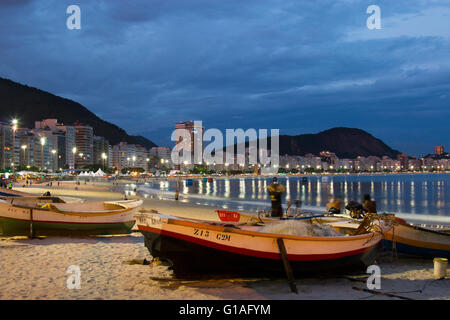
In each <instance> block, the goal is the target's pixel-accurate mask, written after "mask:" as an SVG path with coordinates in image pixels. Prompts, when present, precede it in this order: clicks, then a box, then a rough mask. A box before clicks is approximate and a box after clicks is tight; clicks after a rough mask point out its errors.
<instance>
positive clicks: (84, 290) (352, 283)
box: [0, 182, 450, 300]
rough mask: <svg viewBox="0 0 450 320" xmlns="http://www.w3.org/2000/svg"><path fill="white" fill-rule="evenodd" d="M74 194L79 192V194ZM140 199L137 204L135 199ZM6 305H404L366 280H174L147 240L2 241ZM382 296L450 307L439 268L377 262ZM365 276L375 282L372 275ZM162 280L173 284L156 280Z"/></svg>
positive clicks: (37, 188) (91, 186)
mask: <svg viewBox="0 0 450 320" xmlns="http://www.w3.org/2000/svg"><path fill="white" fill-rule="evenodd" d="M75 187H77V188H78V190H75ZM119 189H120V188H118V187H113V186H112V184H111V183H92V182H90V183H88V184H86V185H84V184H83V183H82V184H81V185H79V186H76V185H75V184H74V183H73V182H67V183H61V184H60V186H59V187H58V186H57V185H56V183H53V187H47V186H45V185H42V186H41V185H33V186H32V187H27V188H19V187H17V188H14V190H17V191H21V192H29V193H32V194H42V193H44V192H46V191H50V192H51V193H52V195H60V196H71V197H79V198H83V199H85V200H86V201H95V200H114V199H123V196H124V195H123V193H121V192H120V191H119ZM134 197H139V195H136V196H131V198H134ZM143 200H144V205H143V207H144V208H145V209H153V210H157V211H158V212H161V213H167V214H173V215H179V216H190V217H196V218H202V217H203V218H205V217H207V218H208V219H210V218H211V217H213V216H214V215H215V214H214V208H212V207H206V206H199V205H195V204H188V203H183V202H175V201H173V200H158V199H144V198H143ZM0 256H1V259H0V268H1V270H2V272H1V273H0V299H254V300H261V299H287V300H292V299H344V300H348V299H354V300H360V299H361V300H373V299H398V298H394V297H388V296H383V295H374V294H370V293H367V292H362V291H358V290H354V289H353V288H352V287H359V288H366V281H365V277H364V273H361V275H360V277H356V275H353V278H351V279H353V280H351V279H349V278H344V277H323V278H321V277H315V278H302V279H296V284H297V287H298V290H299V293H298V294H295V293H291V292H290V290H289V286H288V284H287V281H286V279H283V278H280V279H261V278H257V279H256V278H255V279H250V278H240V277H235V278H231V279H199V280H192V281H179V280H170V271H169V270H167V267H165V266H164V265H159V266H149V265H146V264H143V263H142V261H143V260H144V259H146V260H147V261H150V260H151V259H152V257H151V256H150V254H149V252H148V250H147V248H146V247H145V246H144V241H143V237H142V235H140V233H137V232H134V233H132V234H130V235H124V236H105V237H70V238H69V237H68V238H63V237H47V238H44V239H28V238H26V237H13V238H8V237H3V238H0ZM72 265H75V266H79V268H80V277H81V287H80V289H68V288H67V284H66V282H67V279H68V277H69V276H70V274H68V273H66V272H67V269H68V267H69V266H72ZM378 265H379V267H380V269H381V290H379V291H381V292H385V293H386V292H389V293H394V294H397V295H399V296H403V297H408V298H413V299H446V300H448V299H450V282H449V277H448V271H447V278H446V279H443V280H434V278H433V261H432V259H430V260H420V259H394V258H392V257H391V256H390V255H389V254H387V255H385V256H383V257H381V258H380V259H379V261H378ZM365 276H368V274H366V275H365ZM152 277H160V278H164V279H166V280H152V279H151V278H152Z"/></svg>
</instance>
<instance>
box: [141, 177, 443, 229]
mask: <svg viewBox="0 0 450 320" xmlns="http://www.w3.org/2000/svg"><path fill="white" fill-rule="evenodd" d="M306 178H307V181H303V180H302V177H301V176H290V177H286V176H285V177H279V178H278V181H279V183H282V184H284V185H285V186H286V195H285V197H284V201H283V205H284V206H286V200H289V199H292V200H295V199H300V200H301V201H302V207H303V208H304V209H305V210H309V211H318V212H323V211H324V210H325V205H326V203H327V201H328V196H329V195H334V196H337V197H340V198H342V199H343V200H344V202H345V203H347V202H348V201H350V200H355V201H358V202H362V198H363V195H364V194H365V193H368V194H370V195H371V197H372V198H374V199H375V201H376V202H377V209H378V212H389V213H396V214H397V216H399V217H403V218H406V219H408V220H410V221H411V222H418V223H442V224H447V225H450V189H449V186H450V174H445V173H442V174H390V175H388V174H386V175H381V174H376V175H336V176H307V177H306ZM271 182H272V178H270V177H245V178H217V179H216V178H214V179H213V181H212V182H205V181H203V180H202V179H193V183H192V185H189V183H186V179H184V178H183V179H180V180H179V181H174V180H160V181H155V182H148V183H146V184H145V185H140V186H138V191H139V192H140V193H141V194H144V195H145V196H146V197H158V198H160V199H167V200H172V201H173V199H174V193H175V190H176V188H177V185H178V186H179V187H178V188H179V190H180V201H184V202H192V203H196V204H202V205H208V206H212V207H215V208H224V209H229V210H249V211H258V210H259V209H265V210H267V209H269V207H270V200H269V197H268V194H267V191H266V187H267V186H268V185H269V184H270V183H271ZM133 188H134V187H133Z"/></svg>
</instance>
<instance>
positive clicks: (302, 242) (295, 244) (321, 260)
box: [137, 216, 381, 276]
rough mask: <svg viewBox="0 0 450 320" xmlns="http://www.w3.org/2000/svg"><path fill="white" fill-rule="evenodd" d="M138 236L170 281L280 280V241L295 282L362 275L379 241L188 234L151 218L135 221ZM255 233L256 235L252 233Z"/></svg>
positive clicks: (184, 228) (206, 232)
mask: <svg viewBox="0 0 450 320" xmlns="http://www.w3.org/2000/svg"><path fill="white" fill-rule="evenodd" d="M137 226H138V229H139V231H140V232H141V233H142V234H143V235H144V238H145V245H146V247H147V248H148V249H149V251H150V254H151V255H152V256H153V257H155V258H156V257H157V258H160V259H162V260H169V261H170V262H171V264H172V268H173V270H174V273H175V274H176V275H188V274H192V273H203V274H204V273H208V274H212V273H221V274H223V273H239V274H248V275H255V274H261V275H263V274H264V275H267V274H271V275H274V274H277V275H278V274H279V275H282V274H284V272H285V271H284V267H283V262H282V259H281V255H280V253H279V251H278V247H277V244H276V243H277V238H278V237H282V238H283V240H284V243H285V246H286V249H287V253H288V259H289V260H290V264H291V267H292V269H293V272H294V274H295V275H296V276H302V275H307V274H316V273H321V274H323V273H333V274H336V273H341V272H342V273H344V272H345V273H347V272H349V271H353V270H363V269H364V268H365V267H366V266H367V265H370V264H372V263H373V261H374V259H375V258H376V256H377V252H378V250H377V249H378V245H379V243H380V240H381V236H379V237H378V236H370V237H365V236H361V237H357V239H355V241H352V240H351V239H348V237H338V238H342V239H336V237H335V238H334V239H331V238H330V239H323V238H321V239H318V238H313V237H301V239H299V240H297V239H294V238H295V237H292V236H291V237H289V236H287V237H284V236H282V235H279V236H262V237H258V236H257V235H254V234H252V233H250V234H248V235H247V234H243V233H242V232H241V233H236V231H234V232H233V231H232V230H225V231H224V230H222V231H221V230H220V228H219V229H218V228H215V229H214V228H212V229H208V227H205V228H202V224H197V225H196V224H194V226H193V227H192V228H190V227H189V226H183V225H176V224H174V225H171V224H170V223H167V224H166V223H162V224H161V222H160V221H158V219H157V217H156V216H154V217H152V218H148V219H147V218H145V217H144V218H143V217H142V216H141V217H138V218H137ZM255 233H256V232H255Z"/></svg>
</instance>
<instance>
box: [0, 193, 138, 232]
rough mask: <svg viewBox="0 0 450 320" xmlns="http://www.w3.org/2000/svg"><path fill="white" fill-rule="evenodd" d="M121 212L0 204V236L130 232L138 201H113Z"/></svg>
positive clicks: (80, 206)
mask: <svg viewBox="0 0 450 320" xmlns="http://www.w3.org/2000/svg"><path fill="white" fill-rule="evenodd" d="M115 203H118V204H120V205H121V206H122V207H123V209H122V210H118V211H117V212H108V210H105V211H104V212H96V213H95V212H94V213H90V212H86V211H81V210H82V209H83V206H84V205H87V206H88V205H89V203H87V204H73V206H75V207H78V208H79V210H80V211H79V212H76V211H68V212H58V211H53V210H49V209H47V210H46V209H40V208H27V207H20V206H13V205H11V204H6V203H0V235H2V236H22V235H31V234H32V235H33V236H47V235H62V236H66V235H67V236H72V235H108V234H124V233H130V232H131V229H132V227H133V226H134V224H135V219H134V217H133V214H134V213H136V211H137V210H138V209H139V207H140V205H141V204H142V201H141V200H139V201H136V202H130V201H128V202H125V201H117V202H115Z"/></svg>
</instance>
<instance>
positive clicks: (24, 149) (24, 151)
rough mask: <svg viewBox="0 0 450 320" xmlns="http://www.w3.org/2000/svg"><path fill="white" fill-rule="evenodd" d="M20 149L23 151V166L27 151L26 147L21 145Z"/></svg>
mask: <svg viewBox="0 0 450 320" xmlns="http://www.w3.org/2000/svg"><path fill="white" fill-rule="evenodd" d="M21 148H22V150H23V163H24V165H25V158H26V151H27V145H25V144H24V145H22V146H21ZM26 165H28V159H27V161H26Z"/></svg>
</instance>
